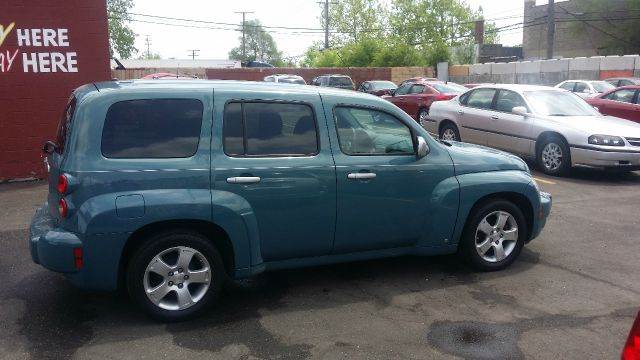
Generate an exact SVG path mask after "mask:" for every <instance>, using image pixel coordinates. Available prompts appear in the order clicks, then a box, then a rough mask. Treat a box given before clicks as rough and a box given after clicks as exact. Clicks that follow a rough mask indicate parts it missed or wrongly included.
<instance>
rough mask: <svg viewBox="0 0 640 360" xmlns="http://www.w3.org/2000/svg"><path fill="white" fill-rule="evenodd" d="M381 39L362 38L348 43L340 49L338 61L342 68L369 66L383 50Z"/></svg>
mask: <svg viewBox="0 0 640 360" xmlns="http://www.w3.org/2000/svg"><path fill="white" fill-rule="evenodd" d="M384 47H385V45H384V40H383V39H374V38H364V39H361V40H359V41H357V42H350V43H348V44H346V45H345V46H343V47H342V48H340V49H339V50H338V51H339V53H340V60H341V63H342V64H344V66H356V67H365V66H371V64H372V63H373V60H374V57H375V56H376V54H377V53H379V52H380V51H381V50H382V49H383V48H384Z"/></svg>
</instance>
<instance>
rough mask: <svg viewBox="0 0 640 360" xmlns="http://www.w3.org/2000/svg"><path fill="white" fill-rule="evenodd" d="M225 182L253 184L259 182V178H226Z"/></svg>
mask: <svg viewBox="0 0 640 360" xmlns="http://www.w3.org/2000/svg"><path fill="white" fill-rule="evenodd" d="M227 182H228V183H229V184H255V183H259V182H260V177H259V176H236V177H228V178H227Z"/></svg>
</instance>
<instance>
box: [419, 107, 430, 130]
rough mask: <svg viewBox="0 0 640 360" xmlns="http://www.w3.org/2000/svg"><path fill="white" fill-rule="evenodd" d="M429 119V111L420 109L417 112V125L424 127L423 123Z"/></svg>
mask: <svg viewBox="0 0 640 360" xmlns="http://www.w3.org/2000/svg"><path fill="white" fill-rule="evenodd" d="M428 117H429V109H424V108H423V109H420V110H419V111H418V124H420V125H421V126H424V122H425V121H427V120H426V119H427V118H428Z"/></svg>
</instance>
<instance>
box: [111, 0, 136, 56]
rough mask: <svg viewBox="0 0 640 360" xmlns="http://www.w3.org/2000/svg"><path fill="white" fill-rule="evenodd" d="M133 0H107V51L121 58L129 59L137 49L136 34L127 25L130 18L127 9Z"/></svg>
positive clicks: (131, 5)
mask: <svg viewBox="0 0 640 360" xmlns="http://www.w3.org/2000/svg"><path fill="white" fill-rule="evenodd" d="M131 7H133V0H107V19H108V22H109V53H110V55H111V56H117V57H119V58H122V59H129V58H131V56H132V55H133V54H134V53H135V52H137V51H138V50H137V49H136V47H135V46H134V42H135V40H136V34H135V33H134V32H133V30H131V28H130V27H129V26H128V25H127V24H128V23H129V21H130V20H131V16H130V15H129V14H128V10H129V9H130V8H131Z"/></svg>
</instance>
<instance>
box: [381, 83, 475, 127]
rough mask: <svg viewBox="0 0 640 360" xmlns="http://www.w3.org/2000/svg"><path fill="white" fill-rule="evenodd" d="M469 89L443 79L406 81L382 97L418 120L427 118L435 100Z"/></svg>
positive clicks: (446, 98) (454, 95) (447, 97)
mask: <svg viewBox="0 0 640 360" xmlns="http://www.w3.org/2000/svg"><path fill="white" fill-rule="evenodd" d="M467 90H468V89H467V88H465V87H464V86H462V85H458V84H456V83H452V82H443V81H425V80H421V81H412V82H404V83H403V84H402V85H400V86H399V87H398V88H397V89H396V91H394V92H393V93H392V94H391V95H385V96H382V98H384V99H386V100H388V101H390V102H392V103H393V104H394V105H396V106H397V107H399V108H400V109H402V110H404V111H405V112H406V113H407V114H409V115H411V116H412V117H413V118H414V119H416V120H417V121H418V122H422V121H424V120H427V116H428V115H429V107H431V104H432V103H433V102H434V101H441V100H449V99H453V98H454V97H456V96H458V95H460V94H462V93H463V92H465V91H467Z"/></svg>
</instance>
